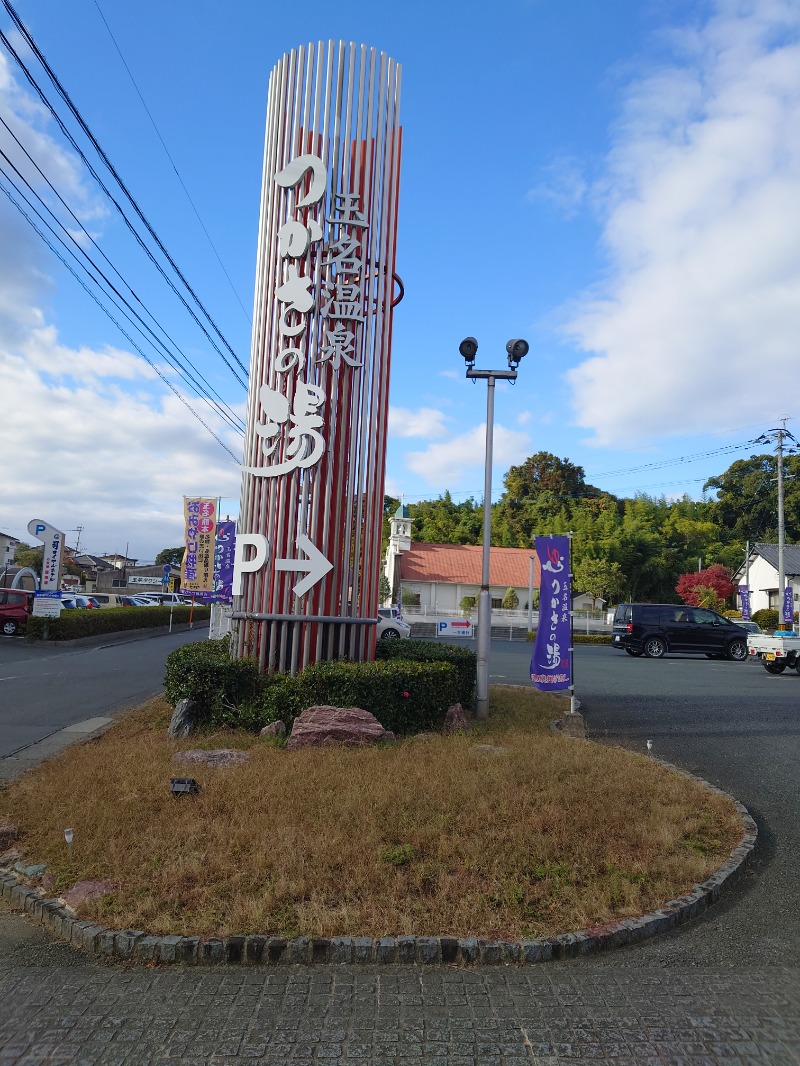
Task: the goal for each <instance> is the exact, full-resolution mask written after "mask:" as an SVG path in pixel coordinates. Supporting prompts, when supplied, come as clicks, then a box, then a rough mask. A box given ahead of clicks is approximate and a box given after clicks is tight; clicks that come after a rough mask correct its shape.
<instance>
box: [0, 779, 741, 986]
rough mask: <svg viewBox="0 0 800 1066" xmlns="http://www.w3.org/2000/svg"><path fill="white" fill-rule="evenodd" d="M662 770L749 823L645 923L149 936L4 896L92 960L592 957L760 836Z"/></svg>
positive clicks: (0, 878) (725, 881) (645, 933)
mask: <svg viewBox="0 0 800 1066" xmlns="http://www.w3.org/2000/svg"><path fill="white" fill-rule="evenodd" d="M653 761H654V762H658V763H659V764H660V765H661V766H664V767H666V768H667V769H669V770H672V771H675V772H676V773H679V774H681V775H682V776H684V777H687V778H689V779H690V780H691V781H695V782H696V783H697V784H699V785H702V786H703V787H704V788H707V789H708V790H709V791H710V792H714V793H716V794H717V795H719V796H724V797H726V798H727V799H730V800H731V801H732V802H733V803H734V804H735V806H736V809H737V811H738V812H739V815H740V816H741V819H742V838H741V840H740V841H739V843H738V844H737V846H736V847H735V848H734V849H733V851H732V852H731V853H730V855H729V856H728V858H727V859H726V860H725V862H723V863H722V865H721V866H720V867H719V868H718V869H717V870H716V871H715V872H714V873H713V874H712V875H711V876H710V877H709V878H708V879H707V880H705V881H703V883H702V884H698V885H694V886H693V887H692V888H691V890H690V891H688V892H684V893H683V895H681V896H678V897H677V899H672V900H670V901H669V902H668V903H665V904H664V906H663V907H661V908H660V909H659V910H657V911H653V912H652V913H651V914H644V915H642V916H641V917H640V918H626V919H623V920H621V921H616V922H609V923H608V924H606V925H601V926H594V927H592V928H589V929H582V930H579V931H577V932H573V933H560V934H559V935H558V936H552V937H547V938H546V939H542V940H519V941H490V940H480V939H476V938H473V937H460V938H459V937H449V936H397V937H390V936H386V937H379V938H375V939H373V938H372V937H359V936H352V937H351V936H335V937H318V938H313V937H302V936H301V937H293V938H286V937H280V936H226V937H201V936H149V935H148V934H146V933H145V932H143V931H142V930H141V929H122V930H116V929H108V928H106V927H105V926H102V925H97V924H95V923H94V922H91V921H84V920H81V919H80V918H78V917H76V916H75V914H74V913H73V912H71V911H70V910H68V909H66V908H64V907H60V906H59V905H58V903H57V901H56V900H52V899H45V898H43V897H42V896H41V895H40V894H39V891H41V890H39V891H37V890H35V889H32V888H26V887H25V886H24V885H23V884H21V883H20V880H18V879H17V876H16V875H15V874H14V873H13V872H12V871H11V870H10V869H8V868H6V869H5V870H0V895H1V896H2V898H3V899H5V900H9V901H10V902H11V904H12V906H14V907H16V908H18V909H19V910H21V911H23V912H24V913H25V914H28V915H30V916H31V918H33V920H34V921H36V922H38V923H39V924H41V925H42V926H44V928H45V929H48V930H49V931H50V932H51V933H53V934H55V936H57V937H59V938H60V939H62V940H65V941H66V942H67V943H69V944H72V945H73V946H74V947H75V948H78V949H79V950H81V951H84V952H88V953H89V954H93V955H101V956H105V957H114V958H117V959H127V960H131V961H134V962H139V963H142V962H160V963H175V962H177V963H188V964H194V965H236V966H275V965H280V964H285V963H295V964H297V963H301V964H314V963H324V964H333V965H342V964H355V965H359V964H361V965H370V964H397V963H400V964H409V963H414V964H418V965H442V964H445V965H457V966H475V965H488V966H492V965H494V966H496V965H500V964H506V965H507V964H509V963H514V964H516V965H528V964H532V963H538V962H547V961H548V960H550V959H568V958H575V957H577V956H580V955H588V954H589V953H590V952H596V951H605V950H607V949H609V948H616V947H622V946H623V945H626V944H637V943H639V942H640V941H642V940H646V939H648V938H649V937H653V936H658V935H659V934H661V933H666V932H667V931H668V930H670V929H674V928H676V926H678V925H682V924H683V923H684V922H687V921H689V920H691V919H693V918H696V917H697V916H698V915H699V914H702V913H703V912H704V911H705V910H707V909H708V908H709V907H710V906H711V904H712V903H714V902H716V900H717V899H719V897H720V894H721V892H722V889H723V887H725V886H727V885H729V884H732V883H733V882H734V881H735V880H736V879H737V878H738V877H739V875H740V874H741V873H742V871H743V869H744V866H745V863H746V862H747V860H748V859H749V857H750V855H751V853H752V851H753V848H754V847H755V844H756V839H757V837H758V828H757V826H756V823H755V822H754V821H753V819H752V818H751V816H750V814H749V812H748V810H747V808H746V807H745V806H744V805H743V804H742V803H739V801H738V800H736V799H734V797H733V796H730V795H729V794H728V793H727V792H723V791H722V789H719V788H716V787H715V786H714V785H712V784H710V783H709V782H708V781H704V780H703V778H701V777H697V776H695V775H694V774H690V773H688V772H687V771H685V770H681V769H679V768H678V767H676V766H672V765H671V764H669V763H666V762H664V761H663V760H661V759H653Z"/></svg>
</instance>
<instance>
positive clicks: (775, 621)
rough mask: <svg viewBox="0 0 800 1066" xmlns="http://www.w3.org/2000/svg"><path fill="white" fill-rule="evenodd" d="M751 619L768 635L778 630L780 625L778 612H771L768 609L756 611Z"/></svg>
mask: <svg viewBox="0 0 800 1066" xmlns="http://www.w3.org/2000/svg"><path fill="white" fill-rule="evenodd" d="M750 617H751V620H752V621H753V622H755V623H756V624H757V625H760V626H761V628H762V629H763V630H764V631H765V632H767V633H771V632H772V631H773V629H777V628H778V625H779V623H780V618H779V616H778V612H777V611H773V610H770V608H768V607H762V608H761V610H760V611H755V612H754V613H753V614H752V615H751V616H750Z"/></svg>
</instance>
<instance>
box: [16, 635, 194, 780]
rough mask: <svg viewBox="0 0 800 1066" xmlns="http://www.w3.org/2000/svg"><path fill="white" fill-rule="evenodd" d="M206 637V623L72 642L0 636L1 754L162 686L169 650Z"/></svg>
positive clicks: (107, 714)
mask: <svg viewBox="0 0 800 1066" xmlns="http://www.w3.org/2000/svg"><path fill="white" fill-rule="evenodd" d="M207 637H208V627H207V626H203V627H197V628H195V629H193V630H191V631H186V630H182V631H180V632H178V631H176V632H174V633H172V634H163V635H161V636H156V637H146V638H144V639H140V638H139V637H138V636H136V637H134V636H132V635H131V637H130V639H129V640H127V641H126V642H123V643H118V642H115V641H113V640H111V639H110V638H105V640H101V641H99V642H98V643H94V644H90V645H88V646H87V645H72V646H70V647H58V646H57V645H31V644H27V643H26V642H25V641H24V640H23V639H22V638H21V637H0V759H3V758H5V757H6V756H8V755H11V754H12V753H14V752H17V751H19V750H20V749H22V748H25V747H27V746H28V745H29V744H35V743H36V742H37V741H41V740H43V739H44V738H45V737H48V736H50V735H51V734H52V733H55V732H56V731H57V730H60V729H63V728H64V727H65V726H73V725H75V724H76V723H79V722H83V721H86V720H87V719H94V718H96V717H98V716H103V717H113V716H114V715H115V714H118V713H119V712H120V711H122V710H124V709H125V708H126V707H134V706H136V705H137V704H139V703H142V702H144V700H146V699H148V698H149V697H150V696H152V695H153V694H154V693H156V692H160V691H161V688H162V685H163V681H164V661H165V659H166V657H167V655H168V654H169V652H171V651H172V650H173V649H174V648H177V647H179V646H180V645H181V644H183V643H185V642H186V641H188V640H205V639H206V638H207Z"/></svg>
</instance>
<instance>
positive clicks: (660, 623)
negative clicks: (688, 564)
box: [611, 603, 747, 662]
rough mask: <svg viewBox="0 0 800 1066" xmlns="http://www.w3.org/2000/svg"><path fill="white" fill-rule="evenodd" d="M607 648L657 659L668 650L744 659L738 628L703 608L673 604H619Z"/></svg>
mask: <svg viewBox="0 0 800 1066" xmlns="http://www.w3.org/2000/svg"><path fill="white" fill-rule="evenodd" d="M611 646H612V647H613V648H617V649H619V650H620V651H626V652H627V653H628V655H634V656H638V655H645V656H647V658H649V659H660V658H661V656H662V655H665V654H666V653H667V652H669V651H684V652H686V651H689V652H702V653H704V654H705V655H706V656H707V657H708V658H709V659H721V658H723V657H727V658H728V659H732V660H733V661H734V662H744V661H745V660H746V659H747V635H746V633H745V632H744V631H743V630H742V627H741V626H740V625H737V623H736V622H734V621H732V619H730V618H725V617H723V615H721V614H717V612H716V611H711V610H709V609H708V608H706V607H690V606H689V605H688V604H675V603H621V604H620V605H619V606H618V607H617V609H616V610H615V611H614V622H613V627H612V636H611Z"/></svg>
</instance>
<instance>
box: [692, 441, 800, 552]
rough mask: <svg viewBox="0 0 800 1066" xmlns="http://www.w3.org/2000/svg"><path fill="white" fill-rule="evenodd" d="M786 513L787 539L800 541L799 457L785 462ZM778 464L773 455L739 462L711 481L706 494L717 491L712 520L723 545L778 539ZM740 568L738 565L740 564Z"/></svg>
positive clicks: (787, 459) (753, 457) (787, 457)
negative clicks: (711, 490) (709, 490)
mask: <svg viewBox="0 0 800 1066" xmlns="http://www.w3.org/2000/svg"><path fill="white" fill-rule="evenodd" d="M784 475H785V477H786V481H785V482H784V513H785V520H786V539H787V541H789V542H794V543H797V541H798V539H800V456H797V455H788V456H786V457H785V459H784ZM777 477H778V460H777V458H776V456H774V455H751V456H750V457H749V458H748V459H737V460H736V462H735V463H732V464H731V465H730V466H729V467H728V469H727V470H726V471H725V472H724V473H722V474H720V475H719V476H718V477H712V478H709V480H708V481H707V482H706V483H705V485H704V486H703V490H704V491H707V490H708V489H714V490H716V494H717V496H716V499H715V500H714V501H712V503H711V508H710V510H711V518H712V521H713V522H714V524H715V525H716V527H717V529H718V531H719V533H720V540H721V541H722V542H723V543H724V544H730V543H731V542H738V543H739V544H740V545H741V547H742V548H744V544H745V542H746V541H747V540H750V541H756V540H764V541H771V542H773V543H774V542H775V541H776V540H777V539H778V488H777ZM737 565H738V562H737Z"/></svg>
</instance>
